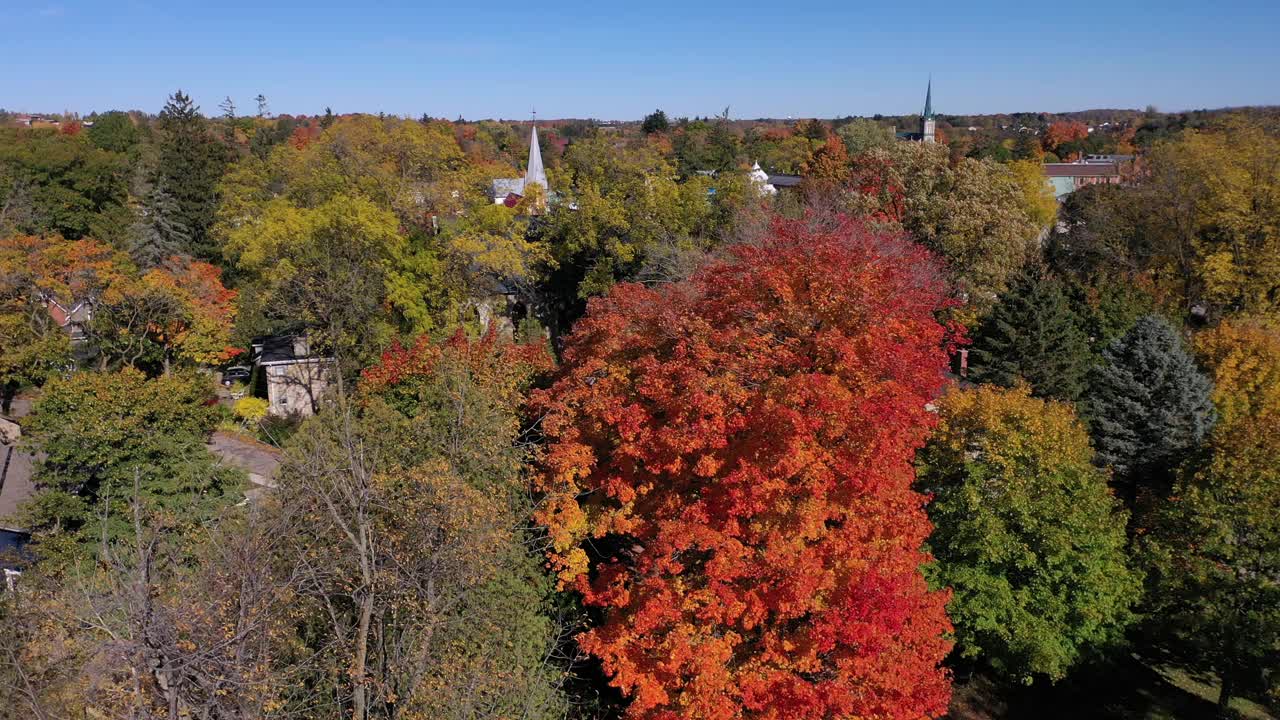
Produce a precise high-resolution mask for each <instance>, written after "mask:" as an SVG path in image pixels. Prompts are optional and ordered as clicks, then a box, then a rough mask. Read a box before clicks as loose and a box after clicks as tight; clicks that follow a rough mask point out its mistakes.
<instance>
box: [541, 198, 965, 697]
mask: <svg viewBox="0 0 1280 720" xmlns="http://www.w3.org/2000/svg"><path fill="white" fill-rule="evenodd" d="M946 297H947V292H946V288H945V286H944V282H943V280H942V274H941V272H940V269H939V267H938V265H937V263H936V261H935V260H934V259H933V257H931V256H930V255H929V254H928V253H927V252H926V251H925V250H923V249H921V248H920V247H918V246H916V245H914V244H912V243H911V242H909V241H908V240H906V239H905V238H903V237H901V236H896V235H892V236H890V235H877V234H874V233H872V232H870V231H869V230H867V229H866V228H864V227H863V226H862V225H860V224H857V223H855V222H853V221H850V220H847V219H844V220H841V221H840V222H839V223H838V226H837V227H834V228H830V229H825V230H815V229H812V228H811V227H809V226H807V225H806V224H805V223H803V222H796V221H791V222H787V221H778V222H777V223H776V224H775V226H774V227H773V231H772V233H771V236H770V237H769V238H768V239H766V240H764V241H762V242H760V243H759V244H757V245H755V246H739V247H737V248H735V249H734V251H733V256H732V258H731V259H730V260H728V261H725V262H722V263H719V264H716V265H713V266H711V267H709V268H707V269H705V270H704V271H702V272H701V273H699V274H697V275H696V276H695V277H694V279H693V280H691V281H689V282H687V283H681V284H673V285H665V286H662V287H660V288H657V289H651V288H646V287H642V286H639V285H619V286H617V287H616V288H615V289H614V290H613V292H611V293H610V294H609V295H608V296H607V297H604V298H597V299H595V300H593V301H592V302H591V304H590V306H589V309H588V312H587V314H586V316H585V317H584V318H583V319H582V320H581V321H580V322H579V324H578V325H577V327H576V329H575V331H574V332H573V334H572V335H571V336H570V338H569V339H568V342H567V345H566V349H565V357H564V360H565V362H564V367H563V370H562V372H561V375H560V376H559V378H558V379H557V381H556V382H555V384H554V385H553V386H552V387H551V388H549V389H548V390H546V391H544V392H542V393H540V394H537V395H535V397H534V398H533V400H532V404H533V407H534V410H535V411H536V412H537V413H538V414H539V415H541V416H542V427H543V430H544V432H545V434H546V437H547V440H548V443H547V447H546V454H545V457H544V459H543V465H544V467H543V472H542V473H541V474H540V479H539V483H540V485H541V488H540V489H541V490H542V491H543V492H544V493H545V494H546V498H545V503H544V505H543V509H542V510H541V513H540V520H541V521H542V522H543V523H544V524H545V525H546V526H547V527H548V529H549V535H550V539H551V544H552V548H551V551H550V558H551V564H552V567H553V568H554V569H555V570H556V571H557V572H558V574H559V577H560V580H561V582H562V583H563V584H565V585H569V586H572V587H574V588H576V590H577V591H578V592H580V593H581V594H582V596H583V598H584V600H585V602H586V603H587V604H589V605H592V606H597V607H599V608H601V609H602V614H601V617H602V620H601V622H600V624H598V625H597V626H596V627H595V628H594V629H592V630H590V631H589V632H587V633H585V634H584V635H583V636H581V638H580V644H581V646H582V648H583V649H585V650H586V651H588V652H590V653H591V654H593V655H595V656H597V657H598V658H600V660H601V661H602V663H603V666H604V669H605V671H606V672H607V673H608V674H609V675H610V676H611V682H612V683H613V684H614V685H615V686H617V687H618V688H620V689H621V690H622V691H623V692H624V693H625V694H626V695H628V696H629V697H630V698H631V704H630V708H629V710H628V717H629V718H636V719H639V718H645V719H653V720H676V719H677V718H700V719H720V718H723V719H729V718H743V717H751V718H762V719H777V720H782V719H783V718H786V719H788V720H796V719H807V718H813V719H817V718H851V717H867V718H872V717H874V718H893V719H897V718H901V719H903V720H906V719H907V718H912V719H914V718H922V717H930V716H936V715H939V714H941V713H942V712H944V711H945V710H946V707H947V703H948V700H949V697H950V685H949V678H948V676H947V673H946V672H945V671H944V670H942V669H941V668H940V667H939V663H940V662H941V661H942V659H943V657H944V656H945V655H946V653H947V651H948V649H949V648H950V642H949V641H948V640H946V639H945V637H944V634H945V633H947V632H948V631H949V630H950V624H949V623H948V621H947V618H946V614H945V612H944V605H945V603H946V601H947V593H946V592H931V591H930V590H929V589H928V588H927V586H926V584H925V581H924V579H923V577H922V576H921V573H920V566H921V564H923V563H925V562H927V561H928V560H929V558H928V556H927V555H926V553H924V552H923V551H922V550H921V544H922V543H923V542H924V540H925V538H926V536H927V535H928V534H929V531H930V526H929V522H928V519H927V517H926V515H925V513H924V511H923V505H924V502H925V498H924V497H923V496H921V495H919V494H917V493H915V492H913V491H912V489H911V483H912V480H913V477H914V470H913V467H912V459H913V456H914V453H915V451H916V449H917V448H918V447H919V446H920V445H921V444H922V443H923V441H924V439H925V437H926V435H927V433H928V431H929V429H930V427H931V426H932V425H933V423H934V418H933V416H932V415H931V414H930V413H929V412H928V411H927V410H926V409H925V406H926V404H927V403H928V402H929V401H930V400H931V399H933V398H934V397H935V395H936V393H937V392H938V391H939V389H940V388H941V386H942V384H943V373H944V369H945V367H946V364H947V357H948V352H949V349H950V344H951V334H950V333H949V332H948V330H947V328H944V327H943V326H941V325H939V324H938V322H937V321H936V320H935V313H936V312H937V311H938V310H939V309H940V308H942V307H944V306H946V305H947V300H946Z"/></svg>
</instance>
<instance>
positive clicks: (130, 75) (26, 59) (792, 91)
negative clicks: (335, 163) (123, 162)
mask: <svg viewBox="0 0 1280 720" xmlns="http://www.w3.org/2000/svg"><path fill="white" fill-rule="evenodd" d="M824 5H825V7H824ZM0 38H3V42H0V107H3V108H6V109H9V110H20V111H43V112H56V111H63V110H71V111H76V112H81V113H88V112H89V111H92V110H98V111H102V110H110V109H140V110H146V111H152V112H154V111H158V110H159V109H160V107H161V106H162V105H163V103H164V99H165V96H166V95H168V94H169V93H170V92H172V91H173V90H174V89H176V88H179V87H181V88H182V89H184V90H185V91H187V92H188V93H189V94H191V95H192V96H193V97H194V98H195V100H196V102H197V103H198V104H200V105H201V106H202V109H203V110H204V112H205V113H206V114H216V113H217V112H218V110H217V106H218V104H219V102H221V101H222V99H223V97H225V96H227V95H230V96H231V97H232V98H233V100H234V101H235V102H236V104H237V106H238V108H239V109H240V110H241V111H242V112H245V111H248V110H249V109H250V108H251V107H252V106H253V105H254V103H253V101H252V98H253V97H254V96H256V95H257V94H258V93H263V94H264V95H266V96H267V98H268V100H269V102H270V108H271V111H272V112H273V113H295V114H302V113H305V114H315V113H320V112H323V109H324V108H325V106H329V107H332V108H333V110H334V112H337V113H343V112H386V113H388V114H396V115H411V116H415V117H416V116H419V115H421V114H422V113H428V114H430V115H434V116H444V117H450V118H453V117H457V116H459V115H462V116H464V117H466V118H469V119H476V118H482V117H507V118H512V117H514V118H524V117H528V115H529V111H530V109H531V108H534V107H535V106H536V108H537V110H538V114H539V115H540V116H543V117H596V118H601V119H631V118H639V117H640V116H642V115H644V114H645V113H647V112H650V111H652V110H653V109H654V108H657V107H661V108H663V109H664V110H666V111H667V113H668V114H669V115H671V116H673V117H674V116H682V115H713V114H717V113H719V112H722V111H723V110H724V108H725V106H726V105H727V106H729V107H730V114H731V115H732V116H733V117H735V118H753V117H787V116H795V117H813V116H817V117H836V116H844V115H850V114H852V115H870V114H874V113H883V114H886V115H888V114H905V113H913V112H919V111H920V107H921V105H922V104H923V99H924V98H923V96H924V87H925V81H926V79H927V77H928V76H929V74H930V73H932V75H933V79H934V109H935V110H937V111H938V112H943V113H958V114H967V113H990V112H1014V111H1023V110H1026V111H1046V112H1055V111H1065V110H1080V109H1087V108H1098V107H1134V108H1141V107H1145V106H1147V105H1155V106H1156V107H1158V108H1160V109H1162V110H1182V109H1194V108H1203V107H1222V106H1228V105H1256V104H1278V103H1280V0H1218V1H1217V2H1214V1H1213V0H1199V1H1197V2H1187V1H1185V0H1141V1H1139V0H1107V1H1105V2H1099V1H1097V0H1075V1H1074V2H1072V1H1067V2H1047V1H1046V0H1039V1H1038V2H1026V3H1017V2H1009V1H1008V0H1000V1H998V2H996V1H992V0H946V1H945V2H932V1H923V2H886V1H884V0H877V1H874V2H855V1H849V0H846V1H845V2H839V3H823V2H815V1H813V0H810V1H809V2H788V1H787V0H774V1H773V2H769V3H755V2H752V1H751V0H736V1H734V2H724V1H722V0H684V1H682V2H669V1H668V0H648V1H646V0H623V1H621V2H619V1H617V0H613V1H610V0H596V1H595V2H589V3H579V2H567V1H564V2H555V1H552V2H511V1H510V0H488V1H487V2H475V1H474V0H473V1H471V2H466V1H463V2H458V1H454V2H449V3H447V4H443V3H442V4H436V3H432V2H418V3H386V4H383V3H377V2H359V3H357V2H350V3H343V4H341V5H339V4H333V5H329V4H326V3H324V2H311V3H307V4H305V5H296V6H292V7H287V6H283V5H278V4H276V3H271V2H259V3H252V4H241V3H239V2H234V1H232V2H202V3H188V2H182V1H180V0H172V1H170V2H134V1H133V0H109V1H107V2H102V1H101V0H95V1H92V2H79V1H72V0H0Z"/></svg>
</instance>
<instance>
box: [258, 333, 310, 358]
mask: <svg viewBox="0 0 1280 720" xmlns="http://www.w3.org/2000/svg"><path fill="white" fill-rule="evenodd" d="M261 340H262V343H261V344H262V350H260V351H259V352H258V364H260V365H283V364H286V363H296V362H307V361H312V360H321V359H327V358H318V357H315V356H313V355H312V354H311V352H310V346H309V344H308V342H307V338H306V336H305V335H273V336H271V337H268V338H262V339H261ZM255 344H257V343H256V342H255Z"/></svg>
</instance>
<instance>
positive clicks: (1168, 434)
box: [1085, 315, 1215, 502]
mask: <svg viewBox="0 0 1280 720" xmlns="http://www.w3.org/2000/svg"><path fill="white" fill-rule="evenodd" d="M1102 358H1103V363H1102V364H1101V365H1099V366H1097V367H1095V368H1094V370H1093V371H1092V372H1091V373H1090V375H1089V397H1088V401H1087V403H1086V406H1085V409H1086V414H1087V416H1088V418H1089V423H1090V430H1091V432H1092V434H1093V437H1094V446H1095V447H1096V448H1097V450H1098V459H1099V461H1100V462H1101V463H1103V464H1105V465H1109V466H1111V467H1112V468H1113V469H1114V470H1115V473H1116V479H1117V480H1118V481H1120V482H1121V483H1122V485H1124V486H1125V487H1126V490H1127V491H1128V492H1127V494H1128V497H1129V500H1130V502H1133V501H1134V500H1135V499H1136V497H1137V495H1138V492H1139V490H1140V489H1141V488H1142V487H1143V486H1148V487H1153V486H1154V487H1157V488H1163V487H1165V486H1166V485H1167V482H1168V479H1169V477H1170V475H1169V473H1170V471H1171V470H1172V469H1173V468H1174V467H1176V466H1177V465H1178V464H1179V463H1180V462H1182V460H1184V459H1185V458H1186V457H1187V455H1188V453H1189V452H1190V451H1192V450H1193V449H1195V448H1196V447H1197V446H1199V445H1200V444H1201V443H1202V442H1203V441H1204V439H1205V436H1206V435H1207V434H1208V432H1209V430H1210V429H1211V428H1212V427H1213V423H1214V419H1215V413H1214V409H1213V401H1212V399H1211V397H1210V394H1211V392H1212V390H1213V386H1212V384H1211V383H1210V382H1209V380H1208V378H1206V377H1205V376H1204V375H1203V374H1202V373H1201V372H1200V370H1199V369H1198V368H1197V367H1196V364H1195V361H1194V360H1193V359H1192V358H1191V355H1190V354H1189V353H1188V352H1187V349H1186V347H1185V345H1184V344H1183V342H1182V338H1180V337H1179V336H1178V333H1177V331H1176V330H1174V329H1173V327H1172V326H1171V325H1170V324H1169V322H1168V321H1167V320H1165V319H1164V318H1162V317H1160V316H1159V315H1145V316H1143V317H1142V318H1140V319H1139V320H1138V321H1137V322H1136V323H1134V326H1133V327H1132V328H1130V330H1129V332H1127V333H1125V334H1124V335H1123V336H1121V337H1120V338H1118V339H1116V340H1115V341H1113V342H1112V343H1111V344H1110V345H1109V346H1107V348H1106V350H1104V351H1103V352H1102Z"/></svg>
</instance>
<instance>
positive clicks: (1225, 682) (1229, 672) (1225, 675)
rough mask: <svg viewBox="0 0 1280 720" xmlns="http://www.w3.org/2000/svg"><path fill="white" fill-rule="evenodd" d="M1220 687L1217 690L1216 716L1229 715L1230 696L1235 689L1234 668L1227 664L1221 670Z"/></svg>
mask: <svg viewBox="0 0 1280 720" xmlns="http://www.w3.org/2000/svg"><path fill="white" fill-rule="evenodd" d="M1221 678H1222V689H1221V690H1220V691H1219V692H1218V717H1221V718H1229V717H1231V698H1232V695H1233V694H1234V693H1235V689H1236V673H1235V669H1234V668H1232V667H1230V666H1227V667H1226V668H1224V669H1223V670H1222V673H1221Z"/></svg>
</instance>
